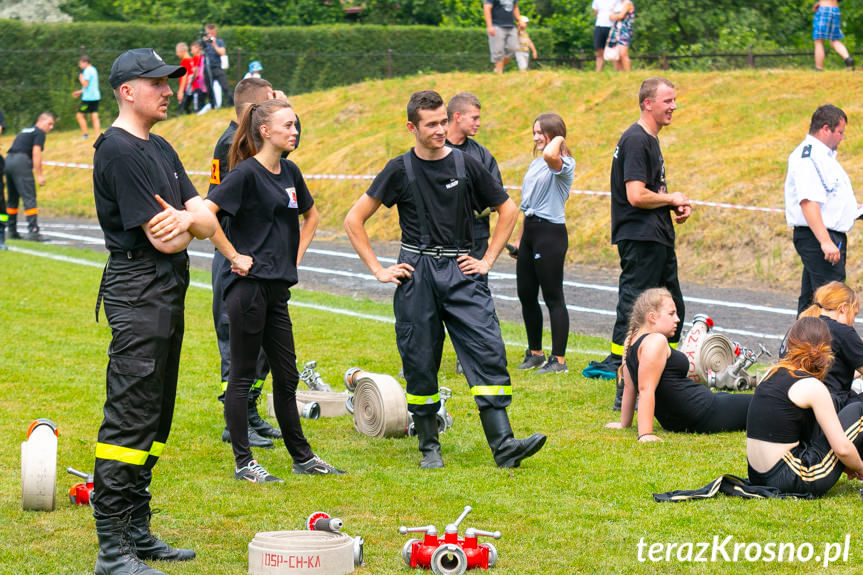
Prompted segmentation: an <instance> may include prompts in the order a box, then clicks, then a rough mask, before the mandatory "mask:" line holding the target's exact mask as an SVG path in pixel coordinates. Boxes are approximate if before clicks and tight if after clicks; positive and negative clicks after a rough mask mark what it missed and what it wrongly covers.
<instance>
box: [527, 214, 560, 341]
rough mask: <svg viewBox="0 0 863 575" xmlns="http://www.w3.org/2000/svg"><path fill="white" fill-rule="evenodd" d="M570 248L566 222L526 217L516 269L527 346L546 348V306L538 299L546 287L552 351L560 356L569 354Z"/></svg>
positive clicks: (543, 297)
mask: <svg viewBox="0 0 863 575" xmlns="http://www.w3.org/2000/svg"><path fill="white" fill-rule="evenodd" d="M568 248H569V236H568V235H567V233H566V225H565V224H553V223H551V222H548V221H546V220H542V219H540V218H537V217H533V216H529V217H526V218H525V219H524V230H523V231H522V235H521V242H520V243H519V246H518V256H519V257H518V259H517V260H516V264H515V272H516V286H517V289H518V299H519V301H520V302H521V315H522V318H523V319H524V327H525V330H526V331H527V346H528V347H529V348H530V349H532V350H539V349H542V309H540V306H539V300H538V297H539V290H540V289H542V299H543V300H545V305H546V307H547V308H548V316H549V321H550V323H551V354H552V355H556V356H558V357H563V356H564V355H566V342H567V340H568V338H569V312H568V311H567V309H566V301H565V299H564V296H563V264H564V262H565V261H566V250H567V249H568Z"/></svg>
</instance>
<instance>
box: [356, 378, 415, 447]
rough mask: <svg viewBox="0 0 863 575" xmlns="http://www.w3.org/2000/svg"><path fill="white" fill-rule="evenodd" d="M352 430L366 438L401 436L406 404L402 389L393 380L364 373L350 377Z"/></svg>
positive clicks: (406, 421)
mask: <svg viewBox="0 0 863 575" xmlns="http://www.w3.org/2000/svg"><path fill="white" fill-rule="evenodd" d="M353 380H354V382H355V383H356V389H355V391H354V427H355V428H356V430H357V431H359V432H360V433H362V434H363V435H368V436H369V437H404V436H405V433H407V428H408V424H409V423H410V421H409V419H408V404H407V398H406V396H405V390H404V389H402V386H401V385H400V384H399V382H398V381H396V380H395V378H394V377H392V376H390V375H384V374H380V373H371V372H368V371H362V370H360V371H356V372H354V374H353Z"/></svg>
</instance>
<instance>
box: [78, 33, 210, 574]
mask: <svg viewBox="0 0 863 575" xmlns="http://www.w3.org/2000/svg"><path fill="white" fill-rule="evenodd" d="M184 73H185V70H184V69H183V68H182V67H180V66H169V65H167V64H165V62H164V61H163V60H162V59H161V58H160V57H159V56H158V54H156V52H155V51H154V50H153V49H152V48H138V49H135V50H129V51H128V52H125V53H123V54H121V55H120V56H119V57H118V58H117V59H116V60H115V61H114V64H113V66H112V67H111V75H110V77H109V82H110V84H111V87H112V88H113V89H114V97H115V98H116V99H117V103H118V105H119V115H118V117H117V120H116V121H115V122H114V123H113V125H112V126H111V127H110V128H109V129H108V130H106V131H105V132H104V133H103V134H102V135H101V136H100V137H99V138H98V139H97V140H96V142H95V144H94V147H95V148H96V153H95V156H94V159H93V163H94V172H93V188H94V195H95V200H96V212H97V214H98V216H99V224H100V225H101V227H102V231H103V233H104V235H105V246H106V247H107V248H108V251H109V252H110V258H109V260H108V264H107V265H106V266H105V272H104V274H103V277H102V285H101V286H100V290H99V300H100V302H101V301H102V300H104V303H105V316H106V317H107V318H108V324H109V325H110V326H111V332H112V339H111V344H110V346H109V348H108V355H109V361H108V370H107V374H106V398H105V407H104V419H103V420H102V425H101V427H100V428H99V437H98V443H97V444H96V466H95V471H94V484H95V489H94V492H93V515H94V516H95V518H96V532H97V534H98V536H99V556H98V558H97V559H96V575H103V574H108V573H111V574H115V573H123V574H131V573H135V574H142V573H143V574H149V575H152V574H158V573H161V572H160V571H156V570H155V569H151V568H150V567H148V566H147V565H146V564H144V563H143V561H144V560H148V559H162V560H170V561H183V560H187V559H192V558H194V557H195V553H194V552H193V551H191V550H188V549H174V548H173V547H170V546H168V545H167V544H165V543H164V542H162V541H160V540H159V539H157V538H156V537H154V536H153V535H152V533H150V492H149V490H148V487H149V485H150V481H151V479H152V469H153V466H154V465H155V464H156V461H157V460H158V458H159V456H160V455H161V454H162V451H163V449H164V448H165V443H166V442H167V440H168V433H169V432H170V429H171V419H172V418H173V413H174V400H175V397H176V391H177V376H178V372H179V362H180V348H181V346H182V342H183V327H184V326H183V310H184V299H185V295H186V289H187V287H188V285H189V257H188V255H187V254H186V247H187V246H188V244H189V242H190V241H191V240H192V237H193V236H194V237H198V238H205V237H209V236H211V235H212V234H213V233H214V232H215V230H216V226H217V225H218V224H217V222H216V219H215V218H214V217H213V216H212V215H211V214H210V212H209V211H208V210H207V209H206V207H204V203H203V200H202V199H201V197H200V196H199V195H198V193H197V192H196V191H195V188H194V187H193V186H192V183H191V182H190V181H189V178H188V176H187V175H186V172H185V170H184V169H183V164H182V163H181V162H180V159H179V157H178V156H177V154H176V152H175V151H174V150H173V148H171V146H170V145H169V144H168V143H167V142H166V141H165V140H164V139H163V138H161V137H159V136H156V135H155V134H151V133H150V129H151V128H152V126H153V125H154V124H156V123H157V122H159V121H161V120H164V119H165V118H166V117H167V109H168V103H169V102H170V98H171V96H172V95H173V92H172V91H171V88H170V87H169V85H168V78H178V77H180V76H182V75H183V74H184ZM98 311H99V304H98V303H97V307H96V312H97V319H98Z"/></svg>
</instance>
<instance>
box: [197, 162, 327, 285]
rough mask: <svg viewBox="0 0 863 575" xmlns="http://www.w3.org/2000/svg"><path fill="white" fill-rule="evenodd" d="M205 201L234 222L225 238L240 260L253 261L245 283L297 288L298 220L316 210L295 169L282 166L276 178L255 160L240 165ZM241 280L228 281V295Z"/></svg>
mask: <svg viewBox="0 0 863 575" xmlns="http://www.w3.org/2000/svg"><path fill="white" fill-rule="evenodd" d="M207 199H209V200H211V201H212V202H213V203H214V204H216V205H217V206H219V208H220V209H221V210H222V212H224V213H225V214H227V215H228V216H230V218H231V225H230V227H229V228H228V230H227V231H226V233H225V235H226V236H227V237H228V239H229V240H230V241H231V243H232V244H233V245H234V248H235V249H236V250H237V251H238V252H239V253H241V254H243V255H247V256H251V257H252V258H253V259H254V260H255V261H254V264H252V269H251V270H249V275H248V276H247V277H250V278H255V279H261V280H281V281H286V282H288V284H290V285H294V284H295V283H297V250H298V248H299V243H300V223H299V215H300V214H304V213H306V212H307V211H309V210H310V209H311V208H312V206H313V205H314V203H315V202H314V200H313V199H312V195H311V193H309V189H308V187H306V182H305V180H304V179H303V175H302V174H301V173H300V169H299V168H298V167H297V165H296V164H294V163H293V162H291V161H290V160H285V159H282V160H281V165H280V172H279V173H278V174H273V173H272V172H270V171H269V170H268V169H266V168H265V167H264V166H262V165H261V164H260V162H258V161H257V160H256V159H255V158H249V159H247V160H244V161H242V162H240V163H239V164H237V166H236V167H234V169H233V170H231V171H230V172H229V173H228V175H227V176H225V179H224V180H223V181H222V183H221V184H219V185H218V186H216V187H215V188H213V189H212V190H211V191H210V193H209V194H208V195H207ZM238 279H242V278H240V276H238V275H237V274H233V273H232V274H230V275H228V276H226V283H225V292H227V291H228V288H229V286H230V285H231V284H232V283H233V282H234V281H237V280H238Z"/></svg>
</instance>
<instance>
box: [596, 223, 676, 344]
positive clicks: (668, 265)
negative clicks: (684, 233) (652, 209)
mask: <svg viewBox="0 0 863 575" xmlns="http://www.w3.org/2000/svg"><path fill="white" fill-rule="evenodd" d="M617 253H618V254H619V255H620V278H619V279H618V282H617V319H616V320H615V322H614V330H613V331H612V335H611V351H612V352H613V353H616V354H617V355H623V342H624V340H625V339H626V333H627V331H629V314H630V313H631V312H632V306H633V305H635V300H636V299H638V296H639V295H641V292H643V291H644V290H646V289H650V288H655V287H664V288H666V289H667V290H668V291H670V292H671V298H672V299H673V300H674V305H675V306H676V307H677V315H678V316H680V324H679V325H678V326H677V331H676V332H675V334H674V336H673V337H671V338H669V340H668V341H669V342H670V343H677V342H679V341H680V332H681V331H682V330H683V316H684V314H685V312H686V310H685V308H684V305H683V294H682V293H681V292H680V282H679V281H678V279H677V255H676V254H675V253H674V248H673V247H668V246H665V245H663V244H660V243H659V242H645V241H636V240H620V241H619V242H617Z"/></svg>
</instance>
